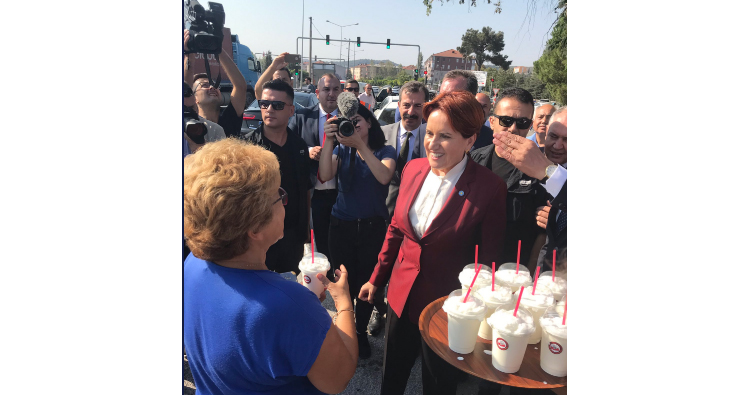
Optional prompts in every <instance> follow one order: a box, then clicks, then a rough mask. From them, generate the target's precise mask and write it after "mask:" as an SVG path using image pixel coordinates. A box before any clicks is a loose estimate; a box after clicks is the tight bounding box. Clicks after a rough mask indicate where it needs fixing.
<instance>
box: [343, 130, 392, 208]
mask: <svg viewBox="0 0 750 395" xmlns="http://www.w3.org/2000/svg"><path fill="white" fill-rule="evenodd" d="M340 147H341V146H340V145H339V146H336V148H334V149H333V154H334V155H336V156H338V159H339V161H340V162H341V165H340V167H339V169H338V173H337V174H338V178H339V193H338V197H336V204H334V205H333V210H331V215H333V216H334V217H336V218H338V219H340V220H344V221H355V220H357V219H364V218H371V217H375V216H380V217H383V218H388V207H386V206H385V198H386V197H388V184H385V185H383V184H381V183H380V182H379V181H378V180H377V179H376V178H375V175H373V174H372V172H371V171H370V168H369V167H368V166H367V163H365V161H363V160H362V158H360V157H359V155H356V157H355V162H354V163H355V165H354V173H353V174H352V173H351V169H350V158H351V148H349V147H344V148H343V150H341V152H342V154H339V151H340V150H339V148H340ZM375 157H376V158H378V160H383V159H385V158H391V159H393V160H395V159H396V149H395V148H393V147H392V146H390V145H388V144H386V145H384V146H383V148H381V149H379V150H377V151H375Z"/></svg>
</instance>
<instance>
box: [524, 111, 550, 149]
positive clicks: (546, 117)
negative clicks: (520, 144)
mask: <svg viewBox="0 0 750 395" xmlns="http://www.w3.org/2000/svg"><path fill="white" fill-rule="evenodd" d="M553 112H555V106H553V105H552V104H543V105H541V106H539V107H537V108H536V109H535V110H534V118H532V123H531V128H532V129H533V130H534V134H532V135H531V136H529V137H527V138H528V139H529V140H531V141H533V142H534V143H535V144H536V146H537V147H539V149H541V150H542V152H544V140H545V139H546V138H547V126H548V125H549V121H550V118H551V117H552V113H553Z"/></svg>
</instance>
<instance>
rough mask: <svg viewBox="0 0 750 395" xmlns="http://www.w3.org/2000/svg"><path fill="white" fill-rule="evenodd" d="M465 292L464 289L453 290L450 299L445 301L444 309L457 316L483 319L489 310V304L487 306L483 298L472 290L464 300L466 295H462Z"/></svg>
mask: <svg viewBox="0 0 750 395" xmlns="http://www.w3.org/2000/svg"><path fill="white" fill-rule="evenodd" d="M463 293H464V290H462V289H457V290H455V291H453V292H451V293H450V295H449V296H448V299H446V300H445V302H443V310H444V311H445V312H446V313H447V314H450V315H453V316H456V317H460V318H465V319H473V320H483V319H484V316H485V313H486V312H487V306H485V304H484V301H483V300H482V298H480V297H478V296H476V294H474V293H473V292H472V293H471V294H470V295H469V297H468V298H467V299H466V302H464V297H466V295H462V294H463Z"/></svg>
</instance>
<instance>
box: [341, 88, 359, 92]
mask: <svg viewBox="0 0 750 395" xmlns="http://www.w3.org/2000/svg"><path fill="white" fill-rule="evenodd" d="M344 90H345V91H347V92H359V88H344Z"/></svg>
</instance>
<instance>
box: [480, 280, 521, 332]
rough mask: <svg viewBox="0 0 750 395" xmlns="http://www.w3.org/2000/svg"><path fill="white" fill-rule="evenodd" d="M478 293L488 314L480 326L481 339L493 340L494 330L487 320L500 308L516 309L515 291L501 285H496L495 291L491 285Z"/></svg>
mask: <svg viewBox="0 0 750 395" xmlns="http://www.w3.org/2000/svg"><path fill="white" fill-rule="evenodd" d="M476 292H477V293H478V294H479V297H480V298H482V300H483V301H484V304H485V305H486V306H487V312H486V313H485V315H484V319H483V320H482V323H481V324H480V325H479V337H481V338H482V339H485V340H491V339H492V328H490V325H489V324H488V323H487V318H489V317H490V316H491V315H492V314H493V313H494V312H495V309H497V308H498V307H502V308H504V309H512V308H514V307H515V305H514V304H513V291H512V290H511V289H510V287H508V286H507V285H501V284H495V290H494V291H493V290H492V285H491V284H490V285H488V286H486V287H482V288H480V289H478V290H477V291H476ZM472 293H473V291H472Z"/></svg>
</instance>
